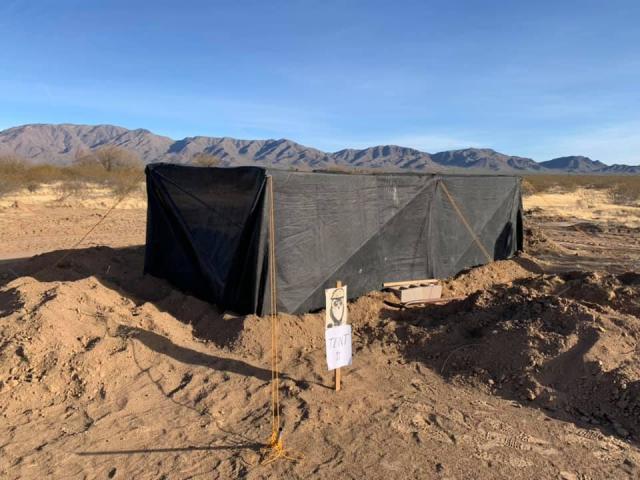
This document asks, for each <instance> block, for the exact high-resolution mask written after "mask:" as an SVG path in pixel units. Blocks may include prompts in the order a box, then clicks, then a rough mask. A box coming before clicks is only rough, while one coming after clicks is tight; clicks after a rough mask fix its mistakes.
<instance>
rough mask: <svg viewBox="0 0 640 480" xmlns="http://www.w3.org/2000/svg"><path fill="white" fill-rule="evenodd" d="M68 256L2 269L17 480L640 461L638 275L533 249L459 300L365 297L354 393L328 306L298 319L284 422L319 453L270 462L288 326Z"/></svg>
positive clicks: (5, 384)
mask: <svg viewBox="0 0 640 480" xmlns="http://www.w3.org/2000/svg"><path fill="white" fill-rule="evenodd" d="M66 253H67V252H54V253H51V254H45V255H40V256H37V257H34V258H32V259H30V260H28V261H23V262H20V263H17V264H12V265H11V273H10V274H9V273H7V274H5V275H3V276H2V277H1V278H2V279H3V280H2V281H3V282H4V285H2V286H1V288H0V338H1V339H2V340H1V343H0V382H1V383H0V414H1V415H2V417H3V420H4V423H3V424H0V441H1V443H2V445H3V446H2V457H1V458H2V459H1V460H0V476H3V478H4V477H7V478H44V477H46V476H52V475H53V476H54V477H62V476H66V477H71V478H76V477H77V478H82V477H87V478H95V477H97V478H105V477H106V478H109V476H112V477H115V478H118V476H122V477H123V478H162V476H163V475H165V478H171V476H174V475H175V476H177V477H178V478H188V477H193V478H209V477H210V476H213V478H216V475H217V476H218V477H217V478H237V477H248V478H270V477H272V476H274V475H276V474H277V475H280V476H283V477H287V478H307V477H310V476H311V477H313V476H322V477H341V476H344V474H345V472H349V474H350V475H351V476H354V477H358V478H389V477H408V478H430V477H433V476H438V475H439V476H444V475H449V476H450V477H453V478H466V477H469V476H470V475H471V474H473V475H474V476H476V477H477V478H485V479H488V478H495V476H496V473H500V475H504V476H508V477H513V476H516V475H521V476H522V477H523V478H557V477H558V475H559V473H560V472H565V473H566V472H579V471H587V472H590V474H591V476H592V477H593V478H602V477H607V476H608V477H612V478H614V477H619V476H621V475H623V474H625V472H626V473H629V474H630V475H632V474H634V473H637V468H636V467H635V465H636V464H638V463H640V454H638V453H637V452H636V451H635V449H634V448H635V447H633V446H631V443H630V442H632V441H634V440H636V439H637V436H638V433H639V428H640V425H638V421H637V419H638V418H640V410H639V408H640V407H639V405H638V400H637V399H638V398H639V395H638V394H639V393H640V392H639V383H638V382H639V378H640V372H638V367H637V358H636V350H635V348H636V341H637V339H638V338H640V325H638V324H639V323H640V321H639V320H638V318H637V315H638V307H639V305H638V298H639V297H638V293H640V292H639V291H638V290H639V289H640V276H639V275H638V274H637V273H633V272H628V273H625V274H622V275H618V276H615V275H605V274H597V273H594V274H588V273H583V272H582V273H580V272H579V273H567V274H563V275H541V274H540V273H539V272H537V271H536V264H535V261H534V260H535V259H531V258H529V257H527V256H521V257H517V258H515V259H513V260H508V261H501V262H495V263H493V264H491V265H487V266H483V267H479V268H476V269H471V270H469V271H467V272H463V273H461V274H460V275H458V276H457V277H456V278H454V279H450V280H448V281H446V282H444V286H445V296H449V297H451V296H462V297H464V299H463V300H459V301H454V302H451V303H450V304H447V305H443V306H432V307H429V308H420V309H416V310H406V311H398V310H395V309H391V308H389V307H388V306H387V305H386V304H385V303H384V300H385V299H387V300H388V299H391V294H389V293H380V292H374V293H371V294H369V295H366V296H363V297H361V298H359V299H358V300H356V301H354V302H351V303H350V309H349V314H350V320H351V323H352V324H353V328H354V352H355V356H354V364H353V366H352V367H349V368H346V369H345V371H344V376H343V382H344V383H343V385H344V390H343V391H342V392H340V393H339V394H336V392H334V391H333V388H332V387H333V372H328V371H327V370H326V366H325V365H324V335H323V331H324V321H323V312H318V313H314V314H308V315H301V316H294V315H280V316H279V317H278V324H279V331H280V334H279V345H280V352H281V358H280V366H281V384H280V385H281V388H280V399H281V418H282V426H283V428H284V432H285V438H286V445H288V446H289V448H293V449H299V450H302V451H303V453H304V455H305V458H304V460H303V461H301V462H297V463H288V462H281V463H276V464H274V465H273V466H269V467H263V466H261V465H260V461H261V460H262V459H263V458H264V454H263V453H261V450H260V447H261V446H262V442H264V441H265V440H266V439H267V438H268V436H269V434H270V420H271V417H270V405H271V403H270V401H271V396H270V385H271V381H272V380H271V370H270V353H271V330H270V329H271V325H270V322H269V319H267V318H259V317H255V316H237V315H233V314H231V313H229V312H220V311H218V309H217V308H216V307H214V306H212V305H209V304H207V303H205V302H201V301H200V300H197V299H195V298H193V297H191V296H189V295H186V294H184V293H181V292H178V291H176V290H175V289H173V288H171V286H170V285H168V284H166V283H165V282H163V281H161V280H158V279H155V278H153V277H150V276H144V275H142V274H141V271H142V263H143V253H144V252H143V249H142V248H140V247H128V248H120V249H112V248H105V247H96V248H87V249H84V250H77V251H74V252H72V254H69V255H66ZM529 406H533V407H537V408H541V409H545V412H546V416H545V417H544V419H545V420H544V421H543V420H542V419H541V415H540V414H539V413H537V410H535V409H532V408H526V407H529ZM594 428H598V429H600V432H601V433H597V432H596V431H594V430H593V429H594ZM522 432H526V433H522ZM610 434H611V435H615V436H616V437H615V438H614V437H610V436H609V435H610ZM583 435H587V436H586V437H585V436H583ZM622 439H624V441H622ZM585 451H586V452H590V451H598V452H606V453H603V457H599V458H598V459H595V460H594V459H591V458H590V457H588V458H587V457H586V455H587V454H586V453H584V452H585ZM560 452H562V455H560ZM566 452H570V455H568V454H567V455H565V454H566ZM589 455H590V454H589ZM566 458H570V459H572V461H574V460H575V461H576V462H578V463H576V464H575V465H574V464H571V463H570V462H569V463H567V462H568V460H566ZM625 461H627V462H628V463H624V462H625ZM561 466H562V469H560V467H561ZM584 466H588V469H587V470H585V468H586V467H585V468H583V467H584ZM580 469H582V470H580ZM113 472H115V473H113ZM523 472H527V473H526V474H524V475H523ZM576 474H577V473H576ZM568 478H571V477H568Z"/></svg>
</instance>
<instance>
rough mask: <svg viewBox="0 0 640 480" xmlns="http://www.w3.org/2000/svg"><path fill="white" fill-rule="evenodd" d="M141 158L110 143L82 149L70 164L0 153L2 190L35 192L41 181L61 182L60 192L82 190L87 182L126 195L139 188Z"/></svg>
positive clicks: (2, 192)
mask: <svg viewBox="0 0 640 480" xmlns="http://www.w3.org/2000/svg"><path fill="white" fill-rule="evenodd" d="M143 167H144V165H143V163H142V161H141V160H140V159H139V158H138V157H137V156H136V155H135V154H133V153H131V152H129V151H127V150H124V149H122V148H118V147H113V146H108V147H102V148H99V149H97V150H94V151H92V152H80V153H78V154H77V155H76V160H75V161H74V162H73V163H72V164H71V165H65V166H56V165H48V164H34V163H32V162H29V161H28V160H25V159H23V158H20V157H18V156H16V155H6V156H0V194H6V193H10V192H14V191H17V190H21V189H27V190H29V191H30V192H32V193H33V192H36V191H37V190H38V189H39V188H40V186H41V185H43V184H51V183H59V184H60V186H59V190H60V194H61V196H68V195H70V194H73V193H78V192H79V191H81V190H82V189H83V188H84V186H85V185H86V184H94V185H96V184H97V185H101V186H105V187H108V188H111V189H112V190H113V192H114V193H115V194H116V195H124V194H126V193H128V192H130V191H132V190H133V189H135V188H138V187H139V185H140V181H141V180H142V172H143Z"/></svg>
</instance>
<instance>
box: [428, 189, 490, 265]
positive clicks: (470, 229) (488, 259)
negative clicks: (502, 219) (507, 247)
mask: <svg viewBox="0 0 640 480" xmlns="http://www.w3.org/2000/svg"><path fill="white" fill-rule="evenodd" d="M440 185H442V191H443V192H444V193H445V195H446V196H447V198H448V199H449V203H451V206H452V207H453V209H454V210H455V211H456V213H457V214H458V217H459V218H460V220H461V221H462V224H463V225H464V226H465V228H466V229H467V231H468V232H469V235H471V238H473V241H474V242H476V244H477V245H478V247H480V250H482V253H483V254H484V256H485V257H486V258H487V262H493V257H492V256H491V255H489V252H488V251H487V249H486V248H485V246H484V245H483V244H482V242H481V241H480V239H479V238H478V236H477V235H476V233H475V232H474V231H473V228H471V225H470V224H469V222H468V221H467V219H466V217H465V216H464V215H463V213H462V211H461V210H460V207H458V204H457V203H456V201H455V200H454V199H453V197H452V196H451V194H450V193H449V189H448V188H447V186H446V185H445V183H444V182H443V181H441V182H440Z"/></svg>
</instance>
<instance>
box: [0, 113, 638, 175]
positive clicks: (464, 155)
mask: <svg viewBox="0 0 640 480" xmlns="http://www.w3.org/2000/svg"><path fill="white" fill-rule="evenodd" d="M107 145H115V146H118V147H120V148H124V149H127V150H130V151H132V152H134V153H135V154H137V155H138V156H139V157H140V158H141V159H142V160H143V161H144V162H145V163H151V162H160V161H162V162H177V163H188V162H190V161H191V159H193V157H194V156H195V155H196V154H198V153H205V154H209V155H213V156H215V157H216V158H218V159H219V160H220V162H221V164H222V165H224V166H239V165H262V166H273V167H280V168H299V169H331V168H364V169H385V170H409V171H422V172H437V171H473V172H495V173H516V172H521V173H526V172H538V173H545V172H547V173H554V172H556V173H561V172H565V173H593V174H614V173H615V174H640V165H637V166H631V165H617V164H616V165H606V164H604V163H602V162H600V161H598V160H591V159H590V158H588V157H583V156H570V157H561V158H554V159H552V160H548V161H543V162H536V161H535V160H532V159H530V158H524V157H518V156H511V155H505V154H502V153H499V152H496V151H495V150H491V149H486V148H467V149H462V150H450V151H445V152H439V153H433V154H432V153H427V152H422V151H420V150H416V149H413V148H407V147H400V146H396V145H381V146H376V147H369V148H364V149H344V150H340V151H337V152H333V153H327V152H322V151H320V150H317V149H315V148H311V147H306V146H304V145H300V144H298V143H296V142H293V141H291V140H287V139H280V140H238V139H234V138H228V137H202V136H200V137H187V138H183V139H181V140H173V139H171V138H169V137H164V136H161V135H156V134H154V133H152V132H150V131H149V130H145V129H135V130H129V129H126V128H123V127H117V126H113V125H71V124H60V125H53V124H30V125H22V126H18V127H13V128H9V129H6V130H3V131H0V156H3V155H17V156H19V157H22V158H25V159H28V160H30V161H32V162H34V163H51V164H57V165H65V164H69V163H72V162H73V161H74V159H75V158H77V156H78V155H79V154H80V153H82V152H87V151H90V150H95V149H97V148H100V147H103V146H107Z"/></svg>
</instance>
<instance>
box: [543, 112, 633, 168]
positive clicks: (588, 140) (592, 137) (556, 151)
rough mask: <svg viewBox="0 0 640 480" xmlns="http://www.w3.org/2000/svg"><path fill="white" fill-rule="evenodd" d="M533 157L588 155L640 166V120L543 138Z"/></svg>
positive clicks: (605, 160) (608, 162)
mask: <svg viewBox="0 0 640 480" xmlns="http://www.w3.org/2000/svg"><path fill="white" fill-rule="evenodd" d="M540 144H541V146H540V147H539V148H538V149H536V150H534V151H533V152H532V153H533V157H534V158H538V159H541V160H547V159H550V158H553V157H561V156H567V155H585V156H587V157H589V158H592V159H594V160H601V161H603V162H605V163H607V164H613V163H626V164H629V165H640V122H631V123H623V124H618V125H609V126H606V127H602V128H593V129H589V130H584V131H581V132H577V133H574V134H570V135H565V136H562V137H556V138H550V139H547V140H544V139H540Z"/></svg>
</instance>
